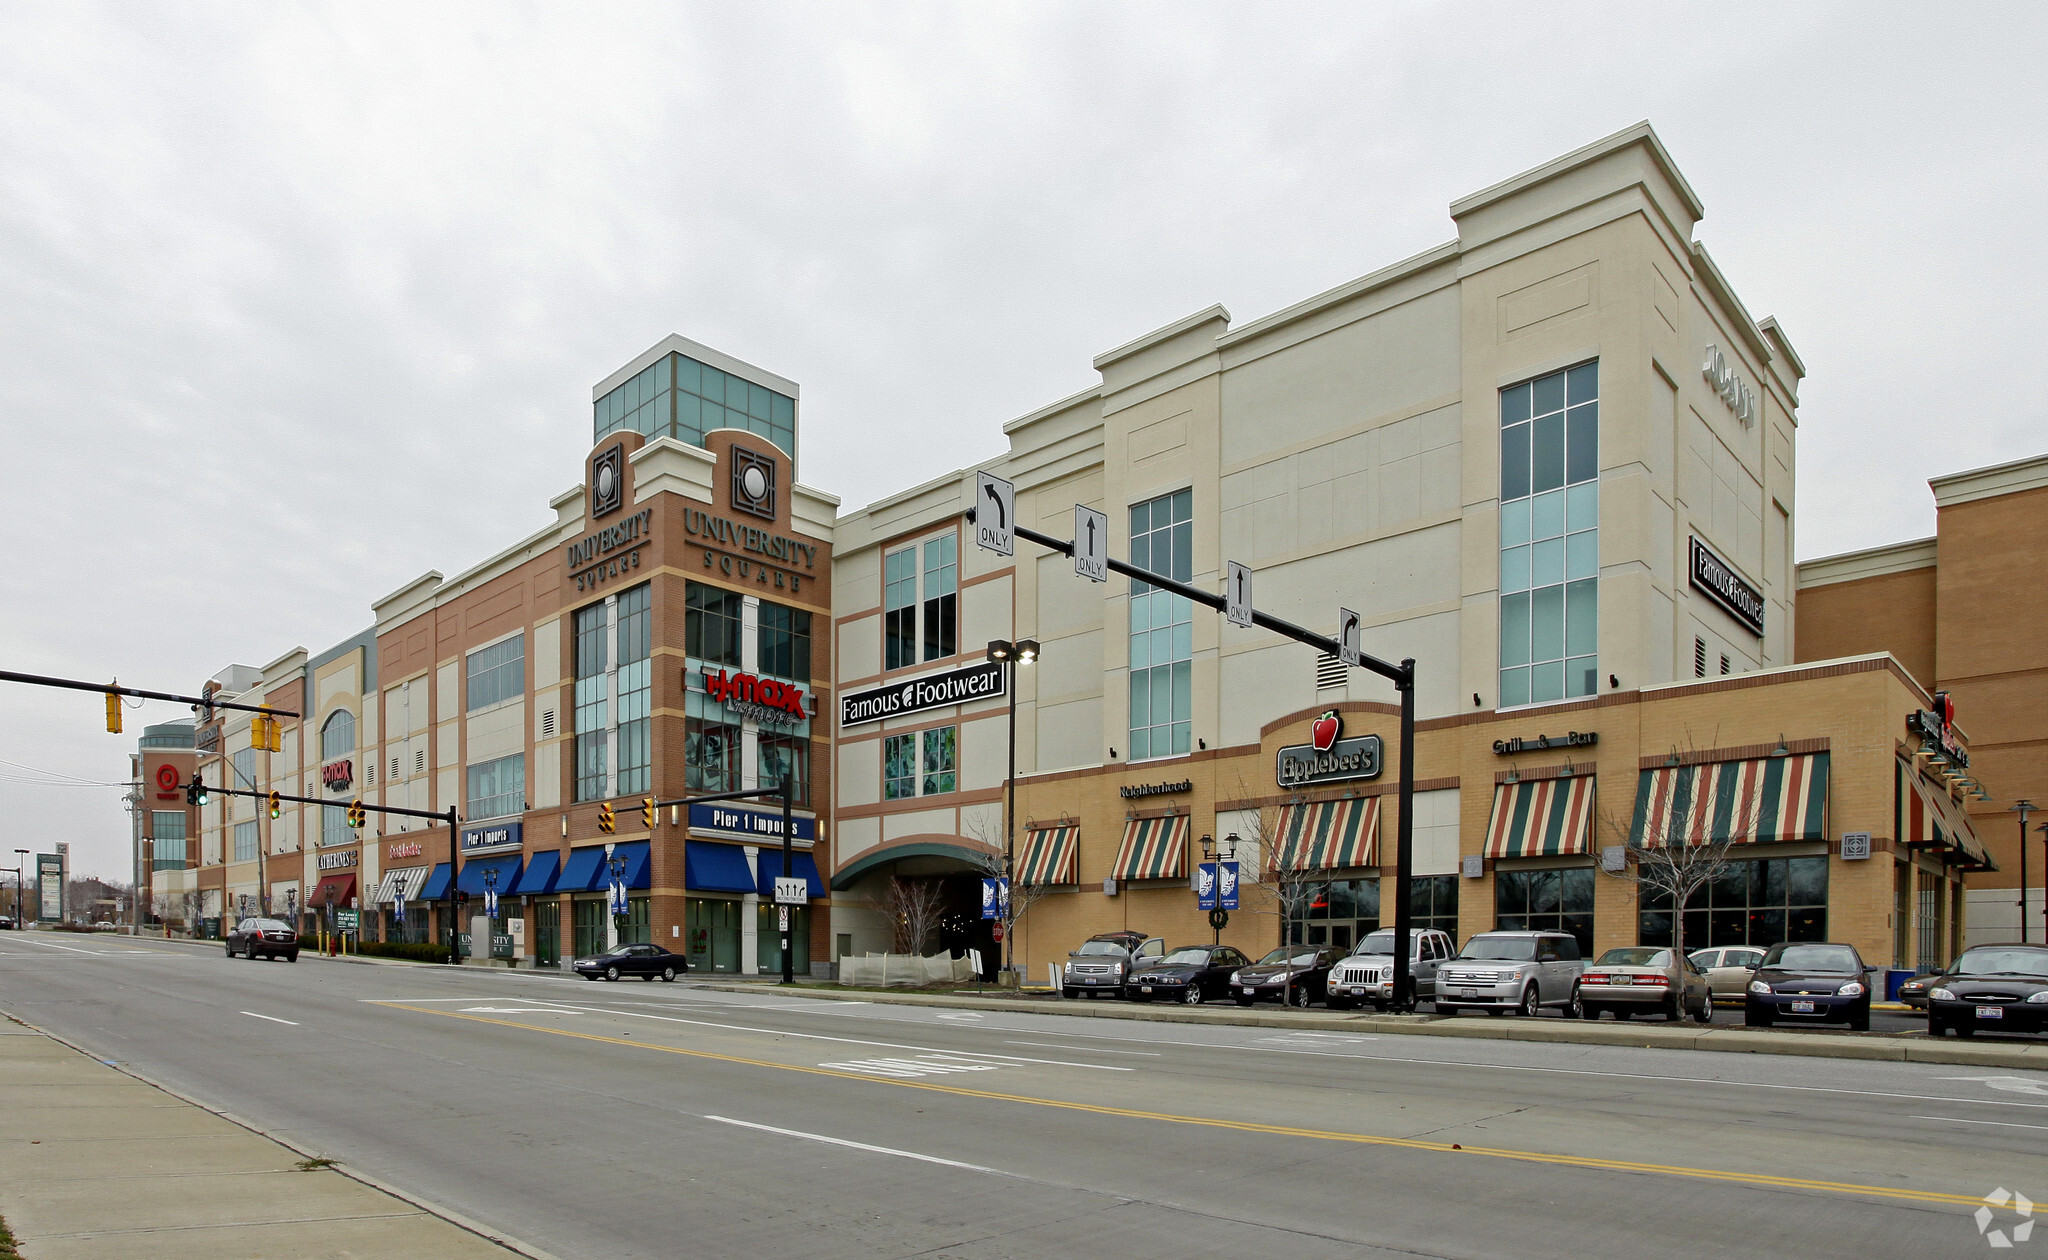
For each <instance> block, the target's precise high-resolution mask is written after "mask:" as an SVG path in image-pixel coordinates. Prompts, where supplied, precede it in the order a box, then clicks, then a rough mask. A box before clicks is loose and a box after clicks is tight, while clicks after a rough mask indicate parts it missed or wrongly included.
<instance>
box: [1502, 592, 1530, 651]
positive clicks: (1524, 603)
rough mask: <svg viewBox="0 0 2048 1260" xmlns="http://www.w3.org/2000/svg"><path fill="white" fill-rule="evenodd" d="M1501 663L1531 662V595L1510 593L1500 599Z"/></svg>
mask: <svg viewBox="0 0 2048 1260" xmlns="http://www.w3.org/2000/svg"><path fill="white" fill-rule="evenodd" d="M1500 663H1501V664H1502V665H1527V664H1528V663H1529V597H1528V595H1527V594H1522V595H1508V596H1504V597H1502V599H1501V601H1500Z"/></svg>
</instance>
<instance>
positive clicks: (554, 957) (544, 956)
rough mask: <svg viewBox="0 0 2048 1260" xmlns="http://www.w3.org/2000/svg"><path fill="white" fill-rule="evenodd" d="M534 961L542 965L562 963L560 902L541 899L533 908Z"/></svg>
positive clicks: (553, 965)
mask: <svg viewBox="0 0 2048 1260" xmlns="http://www.w3.org/2000/svg"><path fill="white" fill-rule="evenodd" d="M533 949H534V962H535V964H536V965H538V966H542V967H559V966H561V965H562V903H561V902H559V901H543V902H540V903H539V904H537V905H535V906H534V908H533Z"/></svg>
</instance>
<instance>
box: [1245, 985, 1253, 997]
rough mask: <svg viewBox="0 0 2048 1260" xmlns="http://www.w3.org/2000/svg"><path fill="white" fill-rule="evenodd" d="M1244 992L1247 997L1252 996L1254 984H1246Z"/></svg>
mask: <svg viewBox="0 0 2048 1260" xmlns="http://www.w3.org/2000/svg"><path fill="white" fill-rule="evenodd" d="M1244 992H1245V996H1246V997H1250V996H1251V993H1252V986H1250V985H1246V986H1244Z"/></svg>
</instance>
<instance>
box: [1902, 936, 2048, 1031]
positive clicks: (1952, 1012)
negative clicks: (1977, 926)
mask: <svg viewBox="0 0 2048 1260" xmlns="http://www.w3.org/2000/svg"><path fill="white" fill-rule="evenodd" d="M1950 1029H1954V1030H1955V1034H1956V1036H1958V1037H1970V1036H1975V1035H1976V1034H1977V1033H1979V1032H2034V1033H2037V1032H2048V946H2042V945H1973V946H1971V947H1970V948H1969V949H1966V950H1964V951H1963V956H1962V957H1961V958H1958V959H1956V965H1955V966H1953V967H1951V968H1949V969H1948V972H1947V974H1945V975H1943V976H1941V977H1940V978H1939V979H1937V980H1935V982H1934V984H1933V985H1932V986H1931V987H1930V988H1929V989H1928V990H1927V1031H1928V1032H1929V1033H1930V1034H1931V1035H1933V1036H1936V1037H1939V1036H1941V1035H1942V1034H1943V1033H1944V1032H1947V1031H1948V1030H1950Z"/></svg>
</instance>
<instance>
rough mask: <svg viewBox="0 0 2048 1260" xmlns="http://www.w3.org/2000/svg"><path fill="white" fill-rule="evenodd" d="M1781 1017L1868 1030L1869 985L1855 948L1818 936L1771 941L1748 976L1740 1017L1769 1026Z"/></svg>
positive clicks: (1749, 1023)
mask: <svg viewBox="0 0 2048 1260" xmlns="http://www.w3.org/2000/svg"><path fill="white" fill-rule="evenodd" d="M1781 1019H1782V1020H1785V1021H1786V1022H1788V1023H1812V1024H1847V1025H1848V1026H1849V1028H1850V1029H1851V1030H1852V1031H1854V1032H1869V1031H1870V985H1869V983H1868V982H1867V980H1866V979H1865V977H1864V972H1863V956H1862V955H1861V954H1859V953H1857V952H1856V947H1855V946H1854V945H1837V944H1832V943H1822V942H1818V941H1816V942H1811V943H1808V942H1797V943H1795V942H1789V941H1788V942H1786V943H1784V944H1780V945H1773V946H1771V948H1770V950H1769V951H1768V952H1767V953H1765V954H1764V959H1763V961H1762V962H1761V963H1758V964H1757V968H1756V975H1755V976H1753V977H1751V979H1750V982H1749V993H1748V995H1747V997H1746V999H1745V1001H1744V1003H1743V1008H1742V1022H1743V1023H1745V1024H1747V1025H1749V1026H1750V1027H1752V1028H1769V1027H1770V1026H1771V1025H1772V1024H1773V1023H1775V1022H1776V1021H1778V1020H1781Z"/></svg>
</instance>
